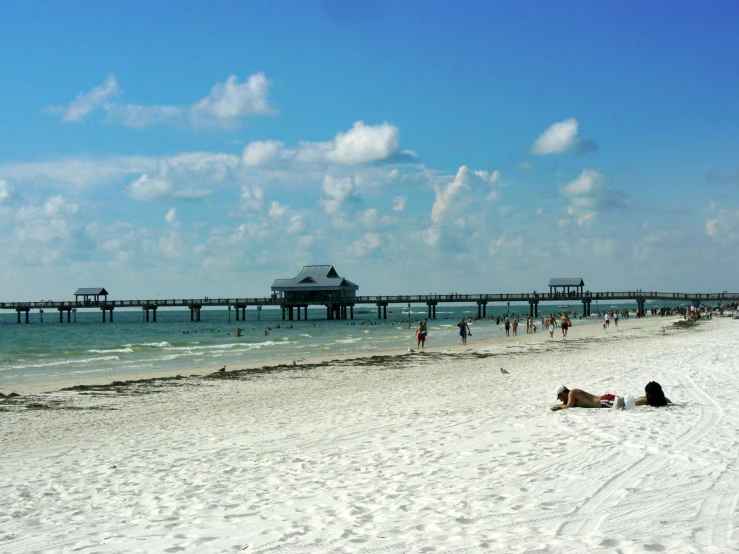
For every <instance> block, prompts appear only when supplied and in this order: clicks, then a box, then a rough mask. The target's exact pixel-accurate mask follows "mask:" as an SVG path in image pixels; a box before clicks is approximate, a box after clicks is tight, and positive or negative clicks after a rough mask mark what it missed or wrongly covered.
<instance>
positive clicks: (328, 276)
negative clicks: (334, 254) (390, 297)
mask: <svg viewBox="0 0 739 554" xmlns="http://www.w3.org/2000/svg"><path fill="white" fill-rule="evenodd" d="M329 289H330V290H357V289H359V285H355V284H354V283H352V282H351V281H349V280H347V279H344V278H343V277H339V274H338V273H337V272H336V270H335V269H334V266H332V265H305V266H303V269H301V270H300V273H298V274H297V275H296V276H295V277H293V278H292V279H275V282H274V283H272V290H275V291H277V290H282V291H285V290H290V291H296V290H329Z"/></svg>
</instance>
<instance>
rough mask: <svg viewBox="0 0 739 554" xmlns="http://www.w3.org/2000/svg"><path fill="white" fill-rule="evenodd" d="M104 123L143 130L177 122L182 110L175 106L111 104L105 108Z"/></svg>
mask: <svg viewBox="0 0 739 554" xmlns="http://www.w3.org/2000/svg"><path fill="white" fill-rule="evenodd" d="M107 112H108V113H107V115H106V121H107V122H108V123H120V124H121V125H125V126H126V127H131V128H133V129H144V128H146V127H151V126H152V125H162V124H166V123H170V122H172V121H176V120H179V119H180V118H181V117H182V108H178V107H177V106H140V105H138V104H125V105H120V104H112V105H110V106H109V107H108V108H107Z"/></svg>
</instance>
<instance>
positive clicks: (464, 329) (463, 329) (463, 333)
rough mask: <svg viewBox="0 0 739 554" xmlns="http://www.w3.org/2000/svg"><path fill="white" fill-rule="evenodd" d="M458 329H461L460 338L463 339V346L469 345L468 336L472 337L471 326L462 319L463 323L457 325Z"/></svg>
mask: <svg viewBox="0 0 739 554" xmlns="http://www.w3.org/2000/svg"><path fill="white" fill-rule="evenodd" d="M457 327H459V336H460V337H462V345H467V335H471V334H472V333H470V326H469V325H467V322H466V321H465V320H464V318H462V321H460V322H459V323H457Z"/></svg>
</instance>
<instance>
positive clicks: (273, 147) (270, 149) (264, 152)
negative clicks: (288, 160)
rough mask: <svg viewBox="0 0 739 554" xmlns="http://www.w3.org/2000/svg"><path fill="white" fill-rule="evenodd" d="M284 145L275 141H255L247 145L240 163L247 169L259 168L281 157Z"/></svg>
mask: <svg viewBox="0 0 739 554" xmlns="http://www.w3.org/2000/svg"><path fill="white" fill-rule="evenodd" d="M284 151H285V145H284V144H283V143H282V142H280V141H277V140H257V141H254V142H250V143H249V144H247V146H246V148H244V153H243V154H242V156H241V161H242V162H243V163H244V165H245V166H247V167H261V166H264V165H267V164H269V163H270V162H272V161H273V160H275V159H277V158H279V157H281V155H282V153H283V152H284Z"/></svg>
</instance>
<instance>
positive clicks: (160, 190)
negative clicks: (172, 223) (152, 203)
mask: <svg viewBox="0 0 739 554" xmlns="http://www.w3.org/2000/svg"><path fill="white" fill-rule="evenodd" d="M171 190H172V185H170V184H169V183H168V182H167V181H164V180H161V179H156V178H151V177H149V176H148V175H147V174H146V173H144V174H143V175H142V176H141V177H139V178H138V179H136V180H135V181H134V182H133V183H131V184H130V185H128V193H129V195H130V196H131V198H133V199H135V200H155V199H157V198H159V197H161V196H164V195H166V194H169V192H170V191H171Z"/></svg>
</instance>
